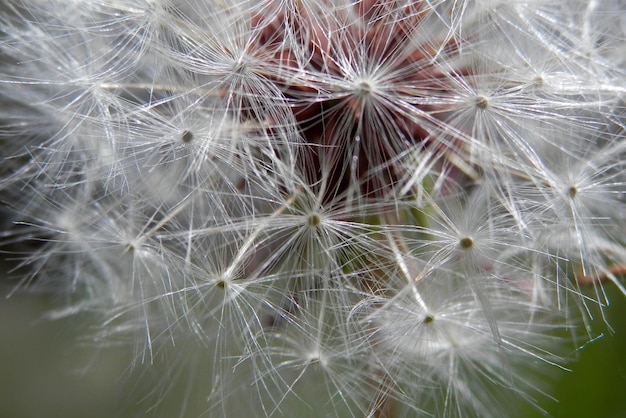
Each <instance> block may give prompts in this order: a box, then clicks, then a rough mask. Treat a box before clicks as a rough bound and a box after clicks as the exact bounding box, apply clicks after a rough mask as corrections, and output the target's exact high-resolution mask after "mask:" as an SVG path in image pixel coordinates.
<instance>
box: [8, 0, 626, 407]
mask: <svg viewBox="0 0 626 418" xmlns="http://www.w3.org/2000/svg"><path fill="white" fill-rule="evenodd" d="M625 19H626V16H625V13H624V10H623V7H622V5H621V4H620V2H619V1H605V2H602V4H600V2H596V1H592V0H575V1H573V2H563V1H557V0H531V1H524V2H517V3H511V2H505V1H497V0H495V1H469V0H462V1H445V0H430V1H427V0H423V1H421V0H420V1H417V0H416V1H397V0H359V1H352V0H350V1H349V0H340V1H327V0H264V1H249V0H225V1H175V0H131V1H127V2H121V1H116V0H102V1H91V0H76V1H72V2H59V1H49V2H38V1H34V0H33V1H26V0H22V1H11V2H9V3H8V4H7V5H5V6H3V7H2V8H1V9H0V25H1V27H2V29H0V59H1V60H2V64H0V98H1V102H0V141H1V142H0V147H1V148H0V149H1V150H2V154H1V158H2V168H0V199H1V201H2V203H3V206H4V208H3V210H4V211H6V212H7V213H8V214H9V215H8V216H9V218H10V221H11V225H8V226H6V225H3V226H2V228H3V229H2V231H0V237H2V238H1V239H2V241H1V243H2V249H3V252H4V253H6V254H7V256H6V257H7V258H10V259H13V260H14V261H15V262H16V269H15V275H16V276H17V278H18V279H20V282H19V283H20V285H19V286H17V288H16V291H17V290H30V289H33V290H34V289H40V290H44V291H47V292H54V293H57V294H61V295H63V296H64V297H65V298H66V300H67V304H66V309H62V310H58V311H55V312H53V313H52V316H55V317H58V316H63V315H70V314H78V313H81V312H97V313H98V314H99V315H100V317H101V318H102V326H101V327H99V332H98V334H97V335H95V336H94V338H97V339H96V340H95V341H97V342H98V343H99V344H105V343H106V342H107V341H111V340H114V339H122V338H123V339H128V340H130V341H131V342H132V341H134V342H135V344H136V345H135V347H136V349H137V354H136V357H135V360H136V361H134V365H135V366H136V367H150V364H152V363H156V362H159V361H161V360H163V361H166V362H168V372H167V376H163V379H162V381H161V386H159V387H158V388H157V389H155V390H154V395H155V396H157V397H158V398H159V399H157V400H156V401H155V404H156V405H157V406H158V404H159V403H160V402H161V400H162V399H164V397H166V396H167V392H168V390H169V389H171V388H172V387H173V386H176V385H177V384H178V383H176V382H179V381H185V382H186V384H187V386H186V390H188V391H189V392H190V393H191V392H196V393H202V395H201V396H202V397H203V398H204V399H206V400H207V402H206V404H205V405H204V408H205V410H206V411H207V413H208V414H209V415H211V416H213V415H215V416H217V415H219V416H240V415H242V414H245V415H249V416H259V417H266V416H267V417H269V416H272V417H274V416H293V415H298V416H301V415H302V416H304V415H307V416H311V417H318V416H336V417H347V416H352V417H361V416H368V417H388V418H391V417H396V416H398V417H399V416H422V415H424V416H445V417H461V416H480V417H488V416H502V414H503V413H506V411H507V409H506V408H507V406H508V403H510V402H512V401H524V402H527V403H530V404H531V405H535V406H537V405H538V404H539V403H540V400H541V398H543V397H548V398H549V397H550V387H549V386H550V385H549V381H550V379H549V377H548V376H549V375H550V370H552V369H557V370H558V369H561V368H565V367H566V365H567V361H568V358H567V357H568V354H569V352H571V350H572V347H575V345H576V344H578V342H577V341H578V338H579V336H580V335H583V337H582V338H587V339H592V338H593V337H594V331H593V328H591V326H590V321H589V318H590V316H591V311H592V309H591V308H592V307H593V305H597V306H600V307H601V308H602V307H604V306H606V305H608V304H609V302H610V301H609V300H608V298H607V296H606V294H605V290H604V287H605V286H607V285H611V286H617V287H618V288H619V289H620V290H621V291H622V293H626V289H625V288H624V283H623V276H624V273H625V271H626V249H625V244H626V242H625V240H624V236H626V191H625V185H626V179H625V177H624V173H625V172H626V170H625V168H626V167H625V166H624V164H625V163H624V161H626V154H625V151H626V145H625V144H626V142H625V141H624V138H625V135H624V130H625V126H626V121H625V119H624V115H625V112H624V94H625V93H626V90H625V89H624V86H625V85H626V67H625V62H624V44H625V42H626V25H625V24H624V22H625V21H626V20H625ZM581 324H582V325H583V326H586V327H581ZM562 330H566V331H567V332H568V335H569V337H567V338H564V337H563V333H562V332H560V331H562ZM556 335H560V337H559V338H557V337H556ZM170 346H171V347H172V349H173V350H174V351H177V352H178V353H180V355H179V356H178V357H177V358H176V360H175V361H171V364H169V362H170V358H169V357H168V355H166V354H164V353H165V352H166V348H169V347H170ZM174 357H176V356H174ZM192 382H193V383H192ZM537 407H538V406H537ZM186 408H187V402H186V401H185V402H183V404H182V405H181V406H180V414H181V415H184V414H185V412H186ZM303 414H304V415H303Z"/></svg>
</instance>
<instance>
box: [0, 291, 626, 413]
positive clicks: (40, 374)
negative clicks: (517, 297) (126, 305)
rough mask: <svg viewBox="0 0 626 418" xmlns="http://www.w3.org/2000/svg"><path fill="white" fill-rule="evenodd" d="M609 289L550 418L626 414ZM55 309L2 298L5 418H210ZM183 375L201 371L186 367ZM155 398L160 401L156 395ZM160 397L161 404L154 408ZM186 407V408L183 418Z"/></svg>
mask: <svg viewBox="0 0 626 418" xmlns="http://www.w3.org/2000/svg"><path fill="white" fill-rule="evenodd" d="M11 286H12V285H11V284H7V283H6V282H4V283H2V284H0V290H1V291H2V294H3V295H7V294H8V293H9V292H10V290H11V289H12V287H11ZM606 289H607V292H608V293H609V297H610V298H611V299H612V300H613V301H614V302H615V303H614V304H613V305H612V306H610V307H608V308H607V309H606V310H605V315H606V323H609V324H611V326H612V327H613V329H612V330H611V329H609V328H608V326H607V325H606V323H605V321H604V320H603V319H602V317H601V315H600V314H599V312H593V314H594V319H593V325H594V327H595V329H596V330H599V332H600V333H603V336H602V337H601V338H599V339H597V340H596V341H594V342H592V343H589V344H585V343H584V341H581V343H580V345H581V348H580V349H579V350H577V351H576V353H574V356H575V357H578V359H579V361H578V362H576V363H575V364H572V365H571V370H572V371H571V372H563V373H561V374H560V378H559V380H558V381H557V382H556V383H555V385H556V388H554V389H555V390H554V391H551V393H553V394H555V396H556V398H557V400H556V401H553V400H550V399H543V400H540V405H541V407H542V408H544V409H545V410H546V411H547V413H548V416H551V417H554V418H621V417H624V416H626V298H624V297H623V296H621V295H620V294H619V292H618V291H617V289H615V288H614V287H612V286H606ZM54 306H55V302H54V301H53V300H51V299H50V297H48V296H45V295H32V294H15V295H12V296H11V297H9V298H3V299H2V300H0V335H1V336H2V337H1V339H0V375H1V376H2V377H1V378H0V417H2V418H74V417H75V418H82V417H88V418H100V417H102V418H112V417H119V418H127V417H143V416H162V417H168V418H170V417H183V418H184V417H198V416H201V415H202V416H212V415H210V414H209V415H207V414H204V415H203V413H204V412H205V411H206V409H205V408H206V406H207V405H206V403H205V396H206V391H203V390H197V393H194V394H192V395H191V398H190V397H189V391H188V390H187V389H188V388H187V387H185V386H184V385H183V386H176V385H174V386H173V393H172V394H170V396H168V397H167V398H166V399H163V398H162V397H160V396H159V392H158V391H159V390H160V387H158V385H157V386H155V382H158V381H167V379H169V378H170V377H172V376H169V375H168V374H167V373H168V372H171V370H169V371H168V370H167V369H168V368H171V367H166V366H164V365H159V364H155V365H153V366H147V367H138V368H136V369H135V370H134V371H131V368H130V363H131V362H132V361H133V359H137V358H136V357H135V354H134V353H133V349H132V347H128V346H111V347H100V348H98V349H96V348H95V347H94V343H93V341H91V340H89V339H86V340H85V339H84V338H85V336H86V335H89V332H90V328H91V327H94V326H95V324H97V321H96V318H90V317H88V316H87V315H82V316H80V317H76V316H74V317H68V318H64V319H60V320H55V321H50V320H48V319H45V313H46V312H49V310H50V309H51V308H53V307H54ZM177 349H178V348H175V349H174V350H173V351H175V350H177ZM166 357H167V356H166ZM185 358H187V360H189V358H188V357H185ZM179 359H183V357H181V358H179ZM196 360H197V361H200V362H203V361H207V359H200V358H198V359H196ZM165 362H167V360H165ZM546 367H547V366H546ZM179 370H180V371H183V370H195V371H201V370H203V368H202V367H195V368H189V369H182V366H181V368H180V369H179ZM192 374H193V373H192ZM139 375H141V377H140V378H139ZM172 378H173V377H172ZM173 379H174V378H173ZM173 381H174V380H173ZM137 382H139V383H137ZM203 382H209V379H206V377H205V376H201V374H200V373H198V375H195V376H190V379H189V383H190V385H192V386H193V385H202V384H203ZM204 384H206V383H204ZM151 392H155V393H153V395H156V396H153V397H150V396H149V394H150V393H151ZM144 397H146V398H145V399H144ZM159 398H161V399H162V400H164V402H163V404H162V405H158V407H155V408H151V406H155V405H154V402H155V399H159ZM244 401H245V400H244ZM181 405H185V409H184V411H182V412H181V410H180V408H181ZM512 408H513V407H512ZM520 408H521V409H515V408H513V409H512V410H511V413H510V416H511V417H524V418H539V417H543V416H545V415H543V414H542V413H541V412H539V411H536V410H534V409H532V408H531V407H520ZM146 410H148V411H147V412H146Z"/></svg>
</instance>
